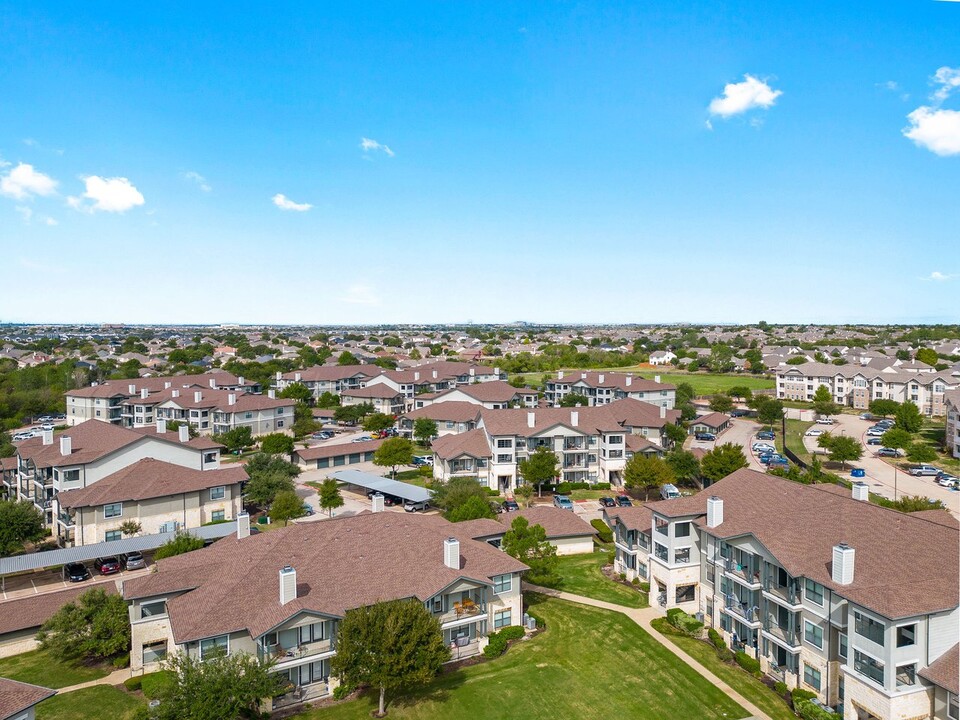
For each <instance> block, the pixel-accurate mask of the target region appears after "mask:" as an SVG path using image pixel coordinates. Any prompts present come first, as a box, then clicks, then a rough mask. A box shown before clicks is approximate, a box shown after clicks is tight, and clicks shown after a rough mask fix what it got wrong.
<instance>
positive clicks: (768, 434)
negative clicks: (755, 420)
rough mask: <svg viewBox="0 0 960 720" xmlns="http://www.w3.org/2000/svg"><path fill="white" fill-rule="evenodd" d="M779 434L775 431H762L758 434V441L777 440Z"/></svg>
mask: <svg viewBox="0 0 960 720" xmlns="http://www.w3.org/2000/svg"><path fill="white" fill-rule="evenodd" d="M776 439H777V434H776V433H775V432H774V431H773V430H761V431H760V432H758V433H757V440H776Z"/></svg>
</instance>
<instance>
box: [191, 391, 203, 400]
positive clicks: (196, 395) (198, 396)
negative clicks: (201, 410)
mask: <svg viewBox="0 0 960 720" xmlns="http://www.w3.org/2000/svg"><path fill="white" fill-rule="evenodd" d="M201 400H203V392H201V391H200V390H194V392H193V401H194V402H200V401H201Z"/></svg>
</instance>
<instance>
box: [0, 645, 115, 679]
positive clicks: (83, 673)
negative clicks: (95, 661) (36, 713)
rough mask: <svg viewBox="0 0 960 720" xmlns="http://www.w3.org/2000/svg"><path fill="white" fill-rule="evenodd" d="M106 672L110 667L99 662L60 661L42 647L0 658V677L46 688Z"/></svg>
mask: <svg viewBox="0 0 960 720" xmlns="http://www.w3.org/2000/svg"><path fill="white" fill-rule="evenodd" d="M109 674H110V671H109V670H108V669H107V668H105V667H102V666H100V665H95V666H87V665H83V664H79V663H78V664H75V663H66V662H61V661H59V660H56V659H55V658H53V657H51V656H50V654H49V653H46V652H43V651H42V650H32V651H30V652H25V653H21V654H19V655H13V656H12V657H7V658H2V659H0V677H5V678H10V679H11V680H19V681H20V682H25V683H32V684H34V685H43V686H45V687H50V688H62V687H67V686H68V685H77V684H79V683H82V682H88V681H89V680H96V679H98V678H102V677H105V676H107V675H109Z"/></svg>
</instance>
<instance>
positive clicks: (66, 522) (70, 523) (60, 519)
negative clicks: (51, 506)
mask: <svg viewBox="0 0 960 720" xmlns="http://www.w3.org/2000/svg"><path fill="white" fill-rule="evenodd" d="M57 524H58V525H61V526H62V527H64V528H72V527H76V524H77V521H76V520H74V519H73V518H72V517H70V516H69V515H67V513H60V514H59V515H57Z"/></svg>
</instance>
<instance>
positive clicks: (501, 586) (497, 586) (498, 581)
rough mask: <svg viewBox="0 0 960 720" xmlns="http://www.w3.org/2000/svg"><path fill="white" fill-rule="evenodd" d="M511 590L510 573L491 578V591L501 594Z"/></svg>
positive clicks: (511, 578)
mask: <svg viewBox="0 0 960 720" xmlns="http://www.w3.org/2000/svg"><path fill="white" fill-rule="evenodd" d="M511 590H513V576H512V575H497V576H496V577H494V578H493V592H494V593H496V594H497V595H502V594H503V593H507V592H510V591H511Z"/></svg>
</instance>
